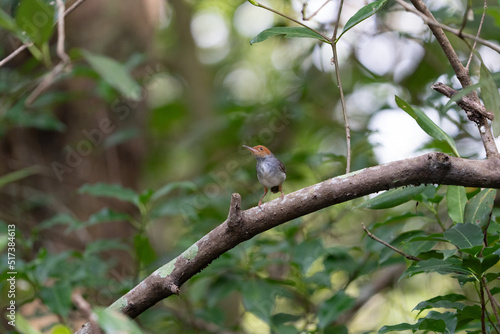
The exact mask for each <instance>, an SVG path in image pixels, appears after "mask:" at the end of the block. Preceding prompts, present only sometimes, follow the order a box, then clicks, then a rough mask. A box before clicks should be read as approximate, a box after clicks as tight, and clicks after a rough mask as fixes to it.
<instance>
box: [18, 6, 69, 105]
mask: <svg viewBox="0 0 500 334" xmlns="http://www.w3.org/2000/svg"><path fill="white" fill-rule="evenodd" d="M56 3H57V17H58V20H57V56H58V57H59V58H60V59H61V62H60V63H59V64H57V65H56V66H55V67H54V68H53V69H52V70H51V71H50V72H49V73H47V75H46V76H45V78H44V79H43V80H42V81H41V82H40V84H39V85H38V86H37V87H36V88H35V89H34V90H33V91H32V92H31V94H30V95H29V96H28V98H27V99H26V102H25V105H26V106H27V107H29V106H30V105H31V104H32V103H33V102H34V101H35V100H36V99H37V98H38V97H39V96H40V94H42V93H43V92H44V91H46V90H47V89H48V88H49V87H50V86H51V85H52V84H53V83H54V81H55V80H56V79H57V78H58V77H59V76H60V75H61V74H62V73H63V72H64V70H65V69H66V67H67V65H68V64H69V63H70V58H69V56H68V54H67V53H66V51H65V50H64V41H65V31H64V17H65V15H64V2H63V1H62V0H56Z"/></svg>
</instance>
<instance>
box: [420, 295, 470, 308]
mask: <svg viewBox="0 0 500 334" xmlns="http://www.w3.org/2000/svg"><path fill="white" fill-rule="evenodd" d="M462 300H467V297H465V296H464V295H459V294H449V295H446V296H437V297H434V298H431V299H428V300H425V301H423V302H420V303H418V305H417V306H415V308H414V309H413V310H418V311H423V310H426V309H430V308H454V309H458V310H462V309H463V308H464V307H465V306H466V305H465V304H464V303H459V301H462Z"/></svg>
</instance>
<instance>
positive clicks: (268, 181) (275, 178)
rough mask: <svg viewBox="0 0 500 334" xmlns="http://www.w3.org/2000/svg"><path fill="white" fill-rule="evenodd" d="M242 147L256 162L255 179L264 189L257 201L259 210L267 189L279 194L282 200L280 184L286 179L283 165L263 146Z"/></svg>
mask: <svg viewBox="0 0 500 334" xmlns="http://www.w3.org/2000/svg"><path fill="white" fill-rule="evenodd" d="M243 147H244V148H246V149H247V150H249V151H250V152H252V155H253V156H254V157H255V159H256V160H257V165H256V168H257V178H258V179H259V182H260V183H261V184H262V186H263V187H264V195H262V197H261V199H260V201H259V208H260V206H261V205H262V200H263V199H264V197H265V196H266V194H267V191H268V189H271V191H272V192H273V193H277V192H278V191H279V192H281V195H280V199H281V200H283V196H284V195H283V187H282V184H283V182H284V181H285V179H286V169H285V165H283V163H282V162H281V161H279V160H278V158H276V157H275V156H274V154H272V153H271V151H270V150H269V149H268V148H267V147H265V146H262V145H257V146H254V147H250V146H246V145H243Z"/></svg>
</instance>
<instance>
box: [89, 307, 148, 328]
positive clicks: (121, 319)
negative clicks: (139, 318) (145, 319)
mask: <svg viewBox="0 0 500 334" xmlns="http://www.w3.org/2000/svg"><path fill="white" fill-rule="evenodd" d="M94 312H95V314H96V315H97V322H98V324H99V327H101V328H102V329H103V330H104V332H105V333H127V334H142V331H141V330H140V329H139V327H138V326H137V325H136V324H135V322H134V321H133V320H132V319H130V318H128V317H127V316H125V315H124V314H123V313H120V312H118V311H116V310H112V309H109V308H107V309H105V308H101V307H98V308H95V309H94Z"/></svg>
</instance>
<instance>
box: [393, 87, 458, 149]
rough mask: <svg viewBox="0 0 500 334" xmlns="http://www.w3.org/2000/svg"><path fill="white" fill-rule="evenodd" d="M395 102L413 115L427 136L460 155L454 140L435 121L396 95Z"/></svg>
mask: <svg viewBox="0 0 500 334" xmlns="http://www.w3.org/2000/svg"><path fill="white" fill-rule="evenodd" d="M396 104H397V105H398V107H400V108H401V109H402V110H403V111H404V112H406V113H407V114H408V115H410V116H411V117H413V118H414V119H415V121H417V123H418V125H419V126H420V128H421V129H422V130H424V131H425V132H426V133H427V134H428V135H429V136H431V137H432V138H434V139H436V140H441V141H444V142H445V143H447V144H448V146H449V147H450V149H451V151H452V152H453V154H454V155H455V156H457V157H460V155H459V154H458V151H457V148H456V146H455V141H454V140H453V138H451V137H450V136H449V135H448V134H447V133H446V132H444V131H443V130H442V129H441V128H440V127H439V126H438V125H437V124H436V123H434V122H433V121H432V120H431V119H430V118H429V116H427V115H426V114H425V113H424V112H423V111H422V110H420V109H418V108H412V107H411V106H410V104H409V103H408V102H406V101H404V100H403V99H401V98H400V97H399V96H396Z"/></svg>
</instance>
